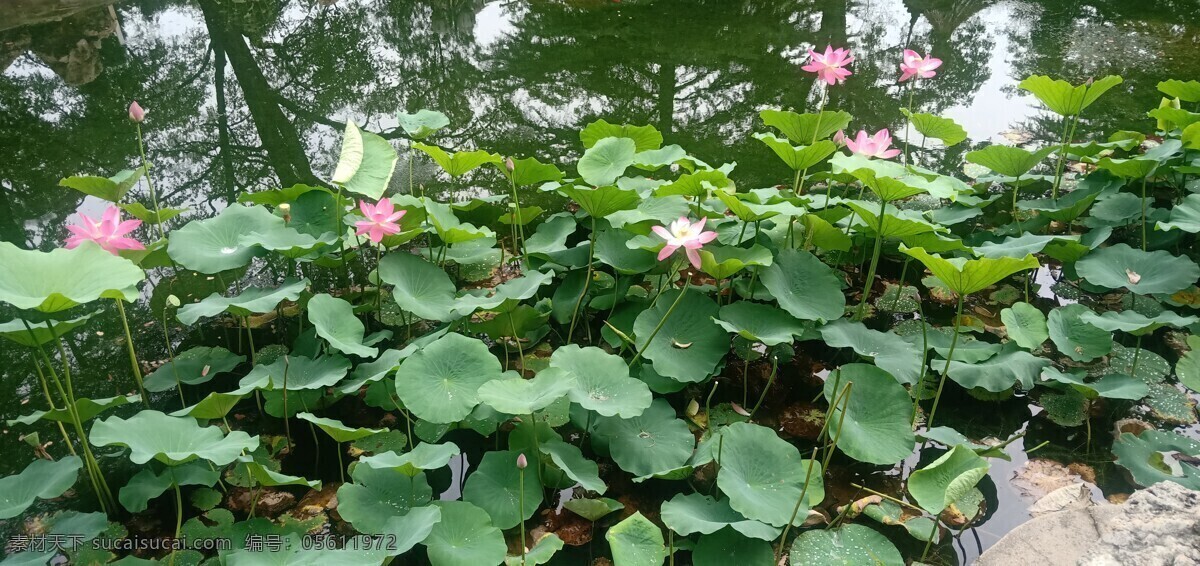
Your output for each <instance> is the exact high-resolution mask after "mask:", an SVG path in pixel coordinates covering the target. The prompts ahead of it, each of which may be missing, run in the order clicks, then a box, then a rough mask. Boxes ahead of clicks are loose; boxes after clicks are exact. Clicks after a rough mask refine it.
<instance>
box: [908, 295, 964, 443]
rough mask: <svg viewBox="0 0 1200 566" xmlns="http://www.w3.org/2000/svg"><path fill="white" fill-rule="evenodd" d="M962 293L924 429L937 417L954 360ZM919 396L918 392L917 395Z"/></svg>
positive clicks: (929, 427)
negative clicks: (944, 361)
mask: <svg viewBox="0 0 1200 566" xmlns="http://www.w3.org/2000/svg"><path fill="white" fill-rule="evenodd" d="M964 298H965V297H964V296H963V295H962V293H959V295H958V309H957V311H956V312H955V315H954V336H953V338H951V339H950V351H949V352H947V353H946V365H945V366H943V367H942V377H941V379H940V380H939V381H938V388H937V393H934V395H933V408H932V409H930V410H929V420H927V421H925V428H926V429H931V428H933V417H934V416H935V415H937V408H938V402H939V401H941V400H942V388H943V387H945V386H946V375H947V374H949V373H950V361H951V360H953V359H954V347H955V346H957V345H958V334H959V332H958V324H959V319H961V318H962V310H963V299H964ZM917 395H918V396H919V395H920V392H918V393H917Z"/></svg>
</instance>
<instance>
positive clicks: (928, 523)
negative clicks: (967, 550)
mask: <svg viewBox="0 0 1200 566" xmlns="http://www.w3.org/2000/svg"><path fill="white" fill-rule="evenodd" d="M939 428H940V427H939ZM904 511H905V510H904V508H903V507H901V506H900V504H899V503H896V502H894V501H888V500H886V499H885V500H883V501H881V502H879V503H872V504H870V505H867V506H866V507H863V512H862V513H863V515H866V516H868V517H870V518H872V519H875V520H876V521H879V522H880V524H884V525H899V526H901V527H904V530H906V531H908V534H909V536H911V537H913V538H915V539H917V540H919V541H928V540H929V538H930V537H929V535H930V534H933V535H934V536H933V541H934V542H935V543H936V542H941V538H942V537H941V530H940V529H938V530H935V529H934V527H933V520H932V519H930V518H929V517H912V516H909V515H906V514H905V512H904Z"/></svg>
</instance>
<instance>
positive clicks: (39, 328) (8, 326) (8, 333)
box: [0, 311, 100, 347]
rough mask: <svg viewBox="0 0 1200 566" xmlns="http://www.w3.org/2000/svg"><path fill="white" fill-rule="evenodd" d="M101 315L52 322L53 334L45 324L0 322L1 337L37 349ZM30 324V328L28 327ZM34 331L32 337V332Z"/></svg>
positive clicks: (16, 320) (17, 321) (21, 321)
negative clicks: (55, 337)
mask: <svg viewBox="0 0 1200 566" xmlns="http://www.w3.org/2000/svg"><path fill="white" fill-rule="evenodd" d="M97 314H100V311H96V312H92V313H88V314H85V315H83V316H81V317H78V318H72V319H70V320H52V321H49V322H50V325H51V326H53V327H54V331H53V332H51V331H50V329H49V328H46V323H45V322H36V321H24V320H22V319H19V318H14V319H13V320H10V321H8V322H0V337H4V338H7V339H9V340H12V341H13V342H16V343H17V344H20V345H22V346H30V347H37V346H42V345H45V344H49V343H50V342H53V341H54V336H55V335H57V336H60V337H61V336H66V335H67V334H69V333H70V332H71V331H72V330H75V329H76V328H79V327H80V326H83V325H84V324H86V323H87V321H88V320H90V319H91V318H92V317H93V316H96V315H97ZM26 323H28V327H27V326H26ZM31 330H32V335H31V334H30V331H31Z"/></svg>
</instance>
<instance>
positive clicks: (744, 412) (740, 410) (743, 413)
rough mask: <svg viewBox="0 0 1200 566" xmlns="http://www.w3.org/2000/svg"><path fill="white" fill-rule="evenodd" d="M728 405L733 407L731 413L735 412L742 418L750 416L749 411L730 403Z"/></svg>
mask: <svg viewBox="0 0 1200 566" xmlns="http://www.w3.org/2000/svg"><path fill="white" fill-rule="evenodd" d="M730 405H732V406H733V412H735V413H737V414H739V415H741V416H743V417H749V416H750V411H747V410H746V409H744V408H742V406H741V405H738V404H737V403H730Z"/></svg>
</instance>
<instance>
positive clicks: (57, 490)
mask: <svg viewBox="0 0 1200 566" xmlns="http://www.w3.org/2000/svg"><path fill="white" fill-rule="evenodd" d="M82 467H83V461H82V460H80V459H79V457H78V456H67V457H65V458H61V459H59V460H34V461H33V463H31V464H29V465H28V466H26V467H25V469H24V470H22V471H21V472H20V473H18V474H16V475H11V476H7V477H3V478H0V519H11V518H13V517H16V516H18V515H20V514H21V513H24V512H25V510H26V509H28V508H29V506H30V505H33V502H34V500H37V499H53V498H55V497H58V496H60V495H62V494H63V493H66V491H67V490H68V489H71V486H72V485H75V479H76V477H78V475H79V469H80V468H82Z"/></svg>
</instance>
